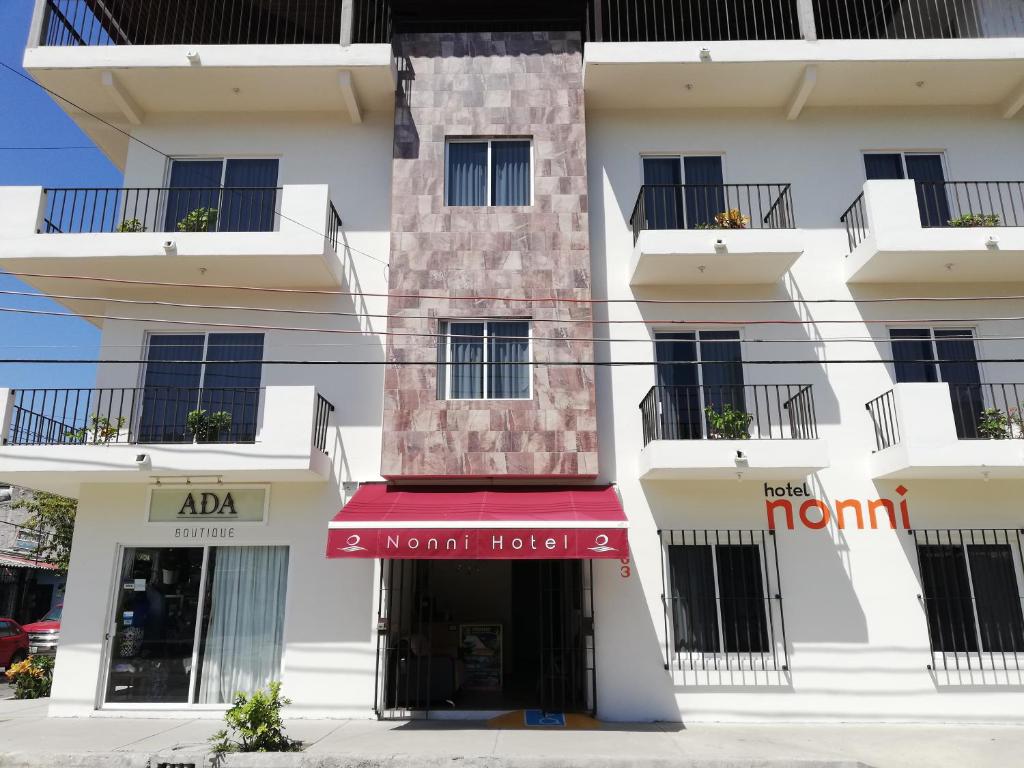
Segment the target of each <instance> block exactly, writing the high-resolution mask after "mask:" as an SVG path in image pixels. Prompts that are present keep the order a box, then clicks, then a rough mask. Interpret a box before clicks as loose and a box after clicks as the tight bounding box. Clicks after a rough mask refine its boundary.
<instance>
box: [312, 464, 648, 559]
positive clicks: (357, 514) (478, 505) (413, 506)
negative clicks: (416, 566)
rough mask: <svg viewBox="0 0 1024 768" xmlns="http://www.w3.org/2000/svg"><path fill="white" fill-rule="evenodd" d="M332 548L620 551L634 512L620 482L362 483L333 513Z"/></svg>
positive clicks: (411, 552)
mask: <svg viewBox="0 0 1024 768" xmlns="http://www.w3.org/2000/svg"><path fill="white" fill-rule="evenodd" d="M327 556H328V557H345V558H375V557H383V558H394V559H450V560H504V559H521V560H568V559H580V558H586V559H596V558H602V559H619V558H624V557H628V556H629V543H628V541H627V539H626V515H625V513H624V512H623V511H622V504H621V503H620V502H619V497H618V494H617V493H616V492H615V489H614V488H613V487H612V486H577V487H572V488H551V487H545V488H541V487H511V488H495V487H488V488H480V487H450V486H433V487H406V486H392V485H386V484H384V483H369V484H366V485H362V486H360V488H359V490H358V491H356V494H355V496H353V497H352V500H351V501H350V502H349V503H348V504H346V505H345V508H344V509H342V510H341V512H339V513H338V514H337V515H335V517H334V519H333V520H331V522H330V526H329V530H328V533H327Z"/></svg>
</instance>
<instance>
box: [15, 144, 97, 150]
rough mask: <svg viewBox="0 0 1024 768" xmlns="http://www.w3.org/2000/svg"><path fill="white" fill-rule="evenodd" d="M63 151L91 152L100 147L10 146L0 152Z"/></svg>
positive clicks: (83, 145)
mask: <svg viewBox="0 0 1024 768" xmlns="http://www.w3.org/2000/svg"><path fill="white" fill-rule="evenodd" d="M63 149H91V150H98V149H99V147H96V146H92V145H89V144H82V145H80V146H66V147H9V146H8V147H0V151H4V152H34V151H41V152H57V151H58V150H63Z"/></svg>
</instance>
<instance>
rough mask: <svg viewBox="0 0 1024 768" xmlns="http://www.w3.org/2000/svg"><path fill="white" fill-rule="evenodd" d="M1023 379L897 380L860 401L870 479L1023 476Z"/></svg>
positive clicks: (947, 478) (986, 478) (948, 478)
mask: <svg viewBox="0 0 1024 768" xmlns="http://www.w3.org/2000/svg"><path fill="white" fill-rule="evenodd" d="M1022 409H1024V384H945V383H928V384H897V385H896V386H895V387H894V388H893V389H891V390H890V391H889V392H886V393H885V394H884V395H881V396H879V397H877V398H875V399H874V400H872V401H871V402H870V403H868V404H867V410H868V412H869V414H870V416H871V422H872V425H873V427H874V431H875V452H874V453H873V454H872V455H871V458H870V460H869V464H870V470H871V476H872V477H873V478H875V479H876V480H905V479H921V478H926V479H935V480H950V479H958V478H960V479H962V478H974V479H985V480H988V479H990V478H991V479H999V478H1024V439H1021V438H1024V422H1022V421H1021V414H1022V413H1024V410H1022Z"/></svg>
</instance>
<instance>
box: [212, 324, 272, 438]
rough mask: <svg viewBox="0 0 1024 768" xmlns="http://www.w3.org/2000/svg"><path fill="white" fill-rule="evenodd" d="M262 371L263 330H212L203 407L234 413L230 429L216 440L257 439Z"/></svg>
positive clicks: (213, 411)
mask: <svg viewBox="0 0 1024 768" xmlns="http://www.w3.org/2000/svg"><path fill="white" fill-rule="evenodd" d="M262 374H263V334H262V333H211V334H210V340H209V343H208V344H207V348H206V372H205V375H204V376H203V398H202V408H203V409H204V410H206V411H207V412H208V413H217V412H219V411H223V412H225V413H229V414H231V428H230V429H228V430H225V431H224V432H223V433H221V434H220V435H219V436H218V437H217V439H218V440H219V441H221V442H229V443H251V442H253V441H254V440H255V439H256V417H257V413H258V411H259V406H260V383H261V379H262Z"/></svg>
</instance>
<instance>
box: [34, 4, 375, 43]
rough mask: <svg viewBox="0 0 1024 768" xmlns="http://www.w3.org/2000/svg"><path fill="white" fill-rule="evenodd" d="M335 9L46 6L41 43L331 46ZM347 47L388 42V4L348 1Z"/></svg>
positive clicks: (338, 34)
mask: <svg viewBox="0 0 1024 768" xmlns="http://www.w3.org/2000/svg"><path fill="white" fill-rule="evenodd" d="M342 6H343V3H342V0H287V1H286V2H275V3H239V2H237V1H236V0H104V1H103V2H98V0H47V2H46V15H45V18H44V20H43V34H42V39H41V44H42V45H64V46H79V45H192V44H194V45H284V44H293V45H294V44H327V43H334V44H337V43H341V42H342ZM351 42H354V43H389V42H391V5H390V2H389V1H388V0H353V8H352V39H351Z"/></svg>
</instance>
